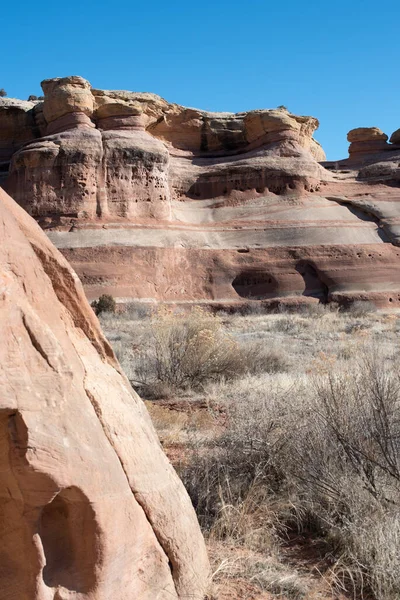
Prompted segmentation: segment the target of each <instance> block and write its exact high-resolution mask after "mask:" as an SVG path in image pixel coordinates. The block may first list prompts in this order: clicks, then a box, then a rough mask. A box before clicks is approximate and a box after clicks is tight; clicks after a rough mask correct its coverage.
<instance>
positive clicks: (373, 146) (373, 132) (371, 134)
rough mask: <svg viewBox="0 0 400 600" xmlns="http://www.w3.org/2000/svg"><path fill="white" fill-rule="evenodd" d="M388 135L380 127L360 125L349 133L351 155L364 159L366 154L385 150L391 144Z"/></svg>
mask: <svg viewBox="0 0 400 600" xmlns="http://www.w3.org/2000/svg"><path fill="white" fill-rule="evenodd" d="M388 139H389V138H388V136H387V135H386V133H383V131H381V130H380V129H379V128H378V127H358V128H356V129H352V130H351V131H349V133H348V134H347V140H348V141H349V142H350V146H349V155H350V158H351V159H353V160H363V159H364V158H365V156H368V155H370V154H376V153H379V152H384V151H385V150H386V149H387V148H388V147H389V144H388V143H387V140H388Z"/></svg>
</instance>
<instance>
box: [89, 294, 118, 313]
mask: <svg viewBox="0 0 400 600" xmlns="http://www.w3.org/2000/svg"><path fill="white" fill-rule="evenodd" d="M90 306H91V307H92V308H93V310H94V312H95V313H96V315H100V314H101V313H103V312H108V313H115V310H116V307H117V305H116V302H115V300H114V298H113V297H112V296H110V295H109V294H102V295H101V296H100V298H99V299H98V300H93V302H92V303H91V305H90Z"/></svg>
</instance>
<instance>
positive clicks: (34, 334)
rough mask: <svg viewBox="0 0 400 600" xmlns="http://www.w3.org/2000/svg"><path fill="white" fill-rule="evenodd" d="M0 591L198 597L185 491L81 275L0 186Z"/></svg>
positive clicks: (59, 598)
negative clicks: (89, 300) (88, 298)
mask: <svg viewBox="0 0 400 600" xmlns="http://www.w3.org/2000/svg"><path fill="white" fill-rule="evenodd" d="M0 266H1V269H0V271H1V273H0V339H1V344H0V392H1V393H0V448H1V452H0V462H1V466H0V565H1V568H0V596H1V599H2V600H53V599H54V600H74V599H76V600H111V598H112V599H113V600H145V599H147V600H156V599H159V600H164V599H165V600H167V599H168V600H169V599H171V598H176V599H178V598H179V599H182V600H183V599H189V598H190V599H192V598H193V599H194V598H197V599H198V600H201V599H202V598H203V596H204V591H205V587H206V585H207V579H208V562H207V556H206V551H205V546H204V542H203V539H202V536H201V533H200V530H199V527H198V524H197V521H196V517H195V514H194V511H193V508H192V506H191V504H190V501H189V498H188V496H187V494H186V492H185V490H184V488H183V486H182V484H181V482H180V481H179V479H178V477H177V475H176V474H175V472H174V470H173V469H172V467H171V465H170V463H169V462H168V460H167V458H166V457H165V455H164V453H163V451H162V449H161V447H160V445H159V442H158V440H157V438H156V435H155V433H154V430H153V427H152V425H151V422H150V419H149V416H148V414H147V412H146V409H145V407H144V405H143V404H142V402H141V400H140V399H139V398H138V396H137V395H136V394H135V393H134V392H133V391H132V389H131V388H130V386H129V383H128V382H127V380H126V378H125V377H124V376H123V375H122V374H121V372H120V368H119V365H118V363H117V361H116V359H115V357H114V355H113V352H112V350H111V348H110V346H109V345H108V343H107V341H106V340H105V339H104V337H103V335H102V333H101V330H100V328H99V324H98V322H97V319H96V317H95V316H94V313H93V311H92V310H91V308H90V307H89V305H88V303H87V301H86V299H85V296H84V293H83V289H82V287H81V284H80V282H79V280H78V278H77V277H76V275H75V273H74V272H73V271H72V270H71V268H70V267H69V265H68V264H67V262H66V261H65V259H64V258H63V257H62V256H61V255H60V253H59V252H58V251H57V250H56V249H55V248H54V247H53V246H52V244H51V243H50V242H49V240H48V239H47V238H46V236H45V234H44V233H43V232H42V231H41V230H40V228H39V227H38V226H37V225H36V224H35V223H34V221H33V219H31V217H29V216H28V215H27V214H26V212H25V211H23V210H22V209H21V208H20V207H18V206H17V205H16V204H15V203H14V202H13V201H12V200H11V199H10V198H9V197H8V196H6V194H4V192H2V191H1V190H0Z"/></svg>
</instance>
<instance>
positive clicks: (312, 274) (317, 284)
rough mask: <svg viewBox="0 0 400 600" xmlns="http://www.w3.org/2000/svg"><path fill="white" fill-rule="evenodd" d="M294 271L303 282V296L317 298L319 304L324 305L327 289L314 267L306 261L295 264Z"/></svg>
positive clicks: (326, 299)
mask: <svg viewBox="0 0 400 600" xmlns="http://www.w3.org/2000/svg"><path fill="white" fill-rule="evenodd" d="M296 271H297V272H298V273H300V275H301V276H302V277H303V280H304V290H303V296H308V297H311V298H317V299H318V300H319V301H320V302H323V303H326V302H327V301H328V293H329V289H328V286H327V284H326V283H325V282H324V281H323V278H322V277H321V274H320V273H319V272H318V271H317V269H316V268H315V267H314V265H312V264H311V263H309V262H307V261H301V262H299V263H297V265H296Z"/></svg>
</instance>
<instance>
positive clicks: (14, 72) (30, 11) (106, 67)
mask: <svg viewBox="0 0 400 600" xmlns="http://www.w3.org/2000/svg"><path fill="white" fill-rule="evenodd" d="M1 18H2V24H3V26H2V33H1V45H2V61H1V67H0V87H4V88H5V89H6V91H7V92H8V95H9V96H16V97H19V98H27V97H28V96H29V94H37V95H39V94H40V93H41V91H40V85H39V84H40V81H41V80H42V79H45V78H49V77H59V76H65V75H82V76H83V77H86V78H87V79H89V81H90V82H91V84H92V85H93V86H94V87H99V88H106V89H126V90H134V91H149V92H155V93H158V94H160V95H161V96H163V97H165V98H166V99H167V100H169V101H172V102H178V103H179V104H183V105H186V106H194V107H197V108H202V109H206V110H215V111H232V112H237V111H244V110H250V109H252V108H273V107H276V106H278V105H280V104H284V105H285V106H287V107H288V108H289V110H290V111H291V112H294V113H297V114H305V115H307V114H308V115H313V116H316V117H318V119H319V120H320V123H321V125H320V129H319V130H318V131H317V133H316V136H315V137H316V138H317V139H318V140H319V141H320V142H321V143H322V145H323V147H324V149H325V151H326V153H327V155H328V158H329V159H332V160H334V159H337V158H342V157H344V156H346V155H347V147H348V144H347V141H346V134H347V131H348V130H349V129H352V128H354V127H361V126H378V127H380V128H381V129H383V130H384V131H385V132H386V133H388V134H390V133H391V132H393V131H394V130H395V129H398V128H400V75H399V66H400V32H399V27H400V1H399V0H381V1H380V2H376V1H372V0H347V1H344V0H330V1H328V2H326V1H323V0H320V1H317V0H308V1H307V0H306V1H303V2H300V1H298V0H286V2H279V1H278V0H275V1H274V2H270V1H267V0H264V1H262V0H247V1H246V2H244V1H235V0H231V1H230V2H228V1H226V0H214V1H211V0H203V1H202V2H194V1H193V0H192V1H190V2H189V1H186V2H184V1H182V0H163V1H161V0H151V1H148V2H143V1H141V2H136V1H128V0H119V1H118V2H115V3H113V2H110V1H109V2H104V0H98V1H96V2H95V1H94V0H81V1H80V2H77V1H76V0H71V1H70V2H55V1H54V0H52V1H49V0H42V1H41V2H32V1H31V0H30V1H29V2H28V1H27V0H20V1H19V2H12V1H11V0H10V1H7V2H5V3H4V5H2V8H1Z"/></svg>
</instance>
